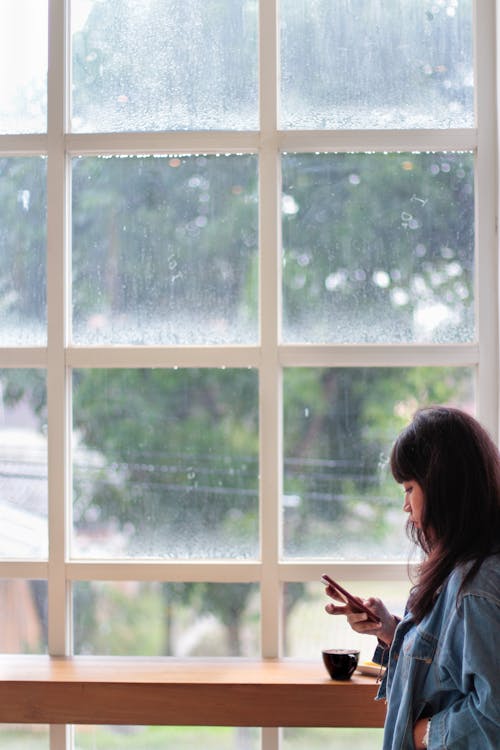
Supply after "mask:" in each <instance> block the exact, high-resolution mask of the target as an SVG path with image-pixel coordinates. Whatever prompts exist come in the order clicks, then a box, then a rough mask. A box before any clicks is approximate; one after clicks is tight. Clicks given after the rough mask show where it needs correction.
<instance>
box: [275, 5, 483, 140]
mask: <svg viewBox="0 0 500 750" xmlns="http://www.w3.org/2000/svg"><path fill="white" fill-rule="evenodd" d="M280 6H281V59H282V77H281V106H282V112H281V118H282V127H284V128H324V129H328V128H340V129H353V128H354V129H355V128H453V127H455V128H457V127H458V128H460V127H473V125H474V108H473V66H472V3H471V0H369V1H368V0H337V1H336V2H335V3H332V2H331V0H316V1H315V2H311V0H281V3H280Z"/></svg>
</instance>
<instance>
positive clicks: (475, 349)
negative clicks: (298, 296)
mask: <svg viewBox="0 0 500 750" xmlns="http://www.w3.org/2000/svg"><path fill="white" fill-rule="evenodd" d="M68 5H69V3H68ZM474 8H475V39H476V44H475V55H476V58H475V72H476V81H475V85H476V110H477V122H478V127H477V129H470V130H469V129H463V130H454V131H441V130H428V131H340V132H333V131H293V132H286V131H280V130H279V129H278V128H277V122H278V113H277V109H278V98H277V91H278V64H277V61H278V41H277V40H278V23H277V13H278V8H277V0H266V1H265V2H261V3H260V16H259V23H260V26H259V28H260V32H259V40H260V64H261V74H260V83H261V87H260V108H261V130H260V131H259V132H258V133H253V132H249V133H247V132H241V133H238V132H236V133H233V132H231V133H225V132H210V133H184V132H182V133H152V134H148V133H120V134H117V135H113V134H89V135H85V134H78V135H74V134H71V133H69V132H68V127H67V123H68V119H69V118H68V110H69V107H68V104H69V102H68V99H67V97H64V96H61V92H64V91H68V90H69V86H68V84H67V79H68V75H67V71H68V70H69V44H68V43H67V41H66V42H65V41H64V40H65V38H66V39H67V33H68V32H67V30H68V29H69V23H68V20H67V9H66V3H65V2H64V0H50V2H49V25H50V34H49V39H50V40H51V46H50V49H49V63H50V64H49V77H48V132H47V135H27V136H0V153H2V154H4V155H23V156H25V155H30V154H37V155H38V154H45V155H47V156H48V178H47V181H48V195H47V202H48V229H47V233H48V243H47V244H48V261H47V284H48V295H47V297H48V322H47V325H48V343H47V347H46V348H45V347H40V348H37V347H32V348H25V349H23V348H19V349H17V348H15V347H9V348H3V349H0V361H1V366H2V367H39V368H44V369H45V368H46V370H47V393H48V410H49V432H48V434H49V443H48V446H49V447H48V477H49V479H48V481H49V559H48V561H16V562H9V561H3V562H0V573H1V575H2V576H3V577H18V578H47V579H48V586H49V652H50V653H51V654H53V655H61V654H67V653H71V638H70V633H71V627H70V624H71V611H70V599H71V597H70V589H71V582H72V581H77V580H144V581H148V580H154V581H176V580H177V581H196V580H200V581H207V580H209V581H214V582H218V581H220V582H223V581H240V582H241V581H244V582H258V583H259V584H260V586H261V620H262V631H261V645H262V655H263V656H264V657H274V656H279V655H281V651H280V629H281V620H280V612H281V606H280V587H281V584H282V583H283V582H286V581H303V582H307V581H315V580H317V579H318V578H319V574H320V573H321V572H322V570H323V568H324V563H321V562H316V561H315V562H304V563H302V562H300V561H294V562H283V561H281V560H280V539H279V526H280V524H279V498H280V496H281V486H282V450H281V448H282V435H281V406H282V383H281V374H282V368H284V367H290V366H300V365H302V366H304V365H307V366H315V367H321V366H363V365H370V366H377V365H379V366H381V365H384V366H400V365H402V364H407V365H410V366H411V365H416V364H419V365H456V366H460V365H470V366H474V367H476V368H477V396H478V416H479V418H480V419H481V420H482V421H483V422H484V423H485V424H486V426H487V427H488V428H489V429H490V431H491V432H492V433H493V434H494V435H497V434H498V386H497V383H498V321H497V312H496V311H497V300H498V289H497V287H498V283H497V273H496V272H497V237H496V229H495V216H496V213H497V205H496V200H497V198H496V196H497V189H496V182H497V169H496V160H495V159H494V158H492V154H496V130H495V127H496V126H495V123H496V117H495V110H494V108H495V101H496V91H495V71H494V70H492V65H491V62H490V61H491V60H492V59H494V50H495V3H494V1H493V0H487V1H485V2H481V3H479V2H476V3H475V5H474ZM478 39H479V40H481V41H480V43H478V41H477V40H478ZM398 150H402V151H413V150H414V151H419V150H422V151H426V150H429V151H432V150H436V151H441V150H472V151H474V152H475V153H476V190H475V195H476V263H477V262H478V259H479V266H478V269H477V274H476V306H477V310H476V325H477V328H478V331H479V335H480V340H479V342H478V343H476V342H474V343H471V344H465V345H463V344H456V345H445V346H440V345H435V346H434V345H418V344H415V345H411V344H409V345H393V346H390V345H361V344H359V345H352V346H350V345H324V346H321V345H314V346H308V345H304V346H301V345H282V344H280V330H279V309H280V293H279V289H280V249H279V248H280V155H281V154H282V153H283V152H287V151H288V152H292V151H297V152H308V151H309V152H311V151H312V152H315V151H325V152H336V151H339V152H341V151H360V152H366V151H398ZM149 152H151V153H153V152H154V153H200V152H202V153H220V152H222V153H257V154H258V156H259V200H260V214H259V232H260V236H259V249H260V253H261V256H260V285H261V291H260V294H261V297H260V308H259V309H260V332H261V339H260V345H259V346H233V347H212V348H207V349H205V348H204V347H190V348H186V349H184V348H182V347H181V348H180V349H178V348H175V347H112V348H111V347H108V348H106V347H102V348H101V347H72V346H71V345H68V340H69V339H68V332H69V317H68V314H69V310H70V304H69V284H68V278H69V263H68V257H69V247H68V243H69V226H70V217H69V206H70V187H69V184H70V183H69V160H70V158H71V157H72V156H73V155H84V154H117V153H123V154H134V153H149ZM493 271H494V272H493ZM479 290H480V291H481V293H479ZM269 321H273V324H272V325H270V323H269ZM122 366H129V367H145V366H146V367H148V366H160V367H171V366H193V367H217V366H227V367H230V366H233V367H258V369H259V382H260V387H259V399H260V412H259V416H260V419H259V425H260V473H261V480H260V482H261V484H260V497H261V507H260V511H261V513H260V519H261V545H262V548H261V560H260V561H245V562H236V563H233V562H227V563H226V562H211V561H210V562H208V563H199V564H198V563H196V562H181V563H176V562H170V561H168V562H157V561H150V562H149V561H147V562H146V561H137V560H130V561H127V562H103V563H100V562H98V561H92V562H83V561H77V560H69V546H68V544H69V522H70V512H69V505H70V498H71V485H72V483H71V476H70V469H69V466H70V445H69V442H70V435H71V428H70V414H71V393H70V380H71V370H72V368H73V367H122ZM64 467H65V468H64ZM335 565H336V568H337V570H339V575H341V574H342V575H343V576H344V577H348V578H350V579H351V580H361V579H363V580H369V579H376V578H384V579H386V580H400V579H402V578H405V577H406V568H407V566H406V563H401V564H399V563H380V564H374V563H368V562H367V563H342V564H339V563H335ZM70 742H71V731H70V729H69V728H67V729H66V728H64V727H52V728H51V747H52V748H53V749H54V748H57V749H58V750H62V748H64V747H66V746H68V747H69V746H70V744H69V743H70ZM278 743H279V733H278V732H277V731H275V730H264V731H263V734H262V746H263V748H265V750H271V748H273V750H274V748H276V747H277V746H278Z"/></svg>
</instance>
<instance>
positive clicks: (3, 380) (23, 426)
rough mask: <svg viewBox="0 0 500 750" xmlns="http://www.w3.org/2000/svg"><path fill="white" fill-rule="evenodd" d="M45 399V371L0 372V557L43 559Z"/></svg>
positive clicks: (45, 538) (45, 548)
mask: <svg viewBox="0 0 500 750" xmlns="http://www.w3.org/2000/svg"><path fill="white" fill-rule="evenodd" d="M46 400H47V397H46V386H45V372H41V371H37V370H15V369H13V370H0V514H1V518H2V523H1V524H0V557H3V558H46V557H47V551H48V531H47V507H48V504H47V497H48V494H47V436H46V433H47V422H46V419H47V417H46ZM4 611H5V610H4Z"/></svg>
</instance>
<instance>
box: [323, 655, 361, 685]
mask: <svg viewBox="0 0 500 750" xmlns="http://www.w3.org/2000/svg"><path fill="white" fill-rule="evenodd" d="M322 653H323V663H324V665H325V667H326V669H327V671H328V674H329V675H330V677H331V678H332V680H349V679H350V677H351V675H352V673H353V672H354V670H355V669H356V667H357V666H358V660H359V651H357V650H355V649H346V648H329V649H325V650H324V651H323V652H322Z"/></svg>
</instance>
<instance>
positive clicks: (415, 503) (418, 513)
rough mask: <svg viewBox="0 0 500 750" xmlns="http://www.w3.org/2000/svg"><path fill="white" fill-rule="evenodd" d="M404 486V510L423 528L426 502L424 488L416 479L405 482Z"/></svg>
mask: <svg viewBox="0 0 500 750" xmlns="http://www.w3.org/2000/svg"><path fill="white" fill-rule="evenodd" d="M403 488H404V492H405V501H404V504H403V510H404V511H405V512H406V513H409V514H410V520H411V521H413V523H414V524H415V526H416V527H417V528H418V529H421V528H422V516H423V514H424V502H425V498H424V493H423V491H422V488H421V486H420V485H419V483H418V482H416V481H415V480H414V479H409V480H408V481H407V482H403Z"/></svg>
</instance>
